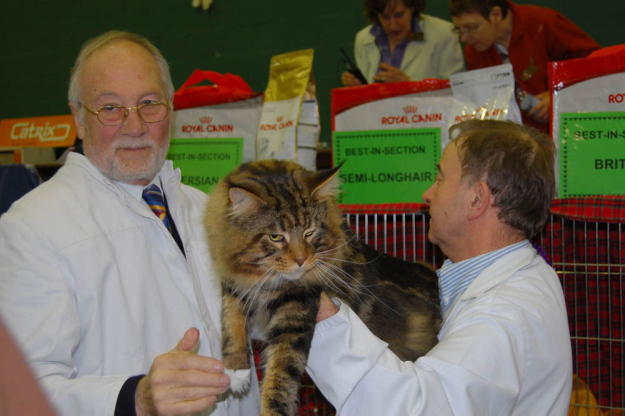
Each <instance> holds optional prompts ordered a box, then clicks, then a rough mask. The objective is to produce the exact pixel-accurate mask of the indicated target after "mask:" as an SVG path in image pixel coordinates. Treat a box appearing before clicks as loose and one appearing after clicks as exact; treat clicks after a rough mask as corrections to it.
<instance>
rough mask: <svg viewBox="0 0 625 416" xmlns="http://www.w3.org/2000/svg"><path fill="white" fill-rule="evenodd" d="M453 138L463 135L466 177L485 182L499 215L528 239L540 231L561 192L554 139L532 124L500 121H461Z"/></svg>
mask: <svg viewBox="0 0 625 416" xmlns="http://www.w3.org/2000/svg"><path fill="white" fill-rule="evenodd" d="M450 137H455V139H454V140H458V155H459V157H460V163H461V165H462V178H463V180H465V181H467V183H469V184H471V183H475V182H476V181H481V180H483V181H485V182H486V183H487V184H488V187H489V188H490V190H491V192H492V194H493V196H494V198H495V202H494V205H495V206H496V207H498V208H499V210H500V211H499V218H500V219H501V220H502V221H503V222H505V223H506V224H508V225H509V226H510V227H512V228H515V229H517V230H520V231H522V232H523V233H524V234H525V236H526V237H527V238H532V237H533V236H534V235H536V234H537V233H538V232H539V231H540V229H541V228H542V226H543V225H544V224H545V223H546V222H547V220H548V218H549V208H550V206H551V202H552V200H553V198H554V196H555V167H554V157H555V155H554V148H553V147H554V146H553V142H552V140H551V138H550V137H549V136H548V135H546V134H545V133H542V132H540V131H538V130H536V129H534V128H532V127H528V126H522V125H519V124H515V123H513V122H511V121H496V120H469V121H465V122H462V123H460V124H456V125H454V126H452V127H451V128H450Z"/></svg>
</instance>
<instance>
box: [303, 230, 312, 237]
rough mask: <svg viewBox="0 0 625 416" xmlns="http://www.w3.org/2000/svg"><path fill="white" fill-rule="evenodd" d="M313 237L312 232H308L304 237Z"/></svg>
mask: <svg viewBox="0 0 625 416" xmlns="http://www.w3.org/2000/svg"><path fill="white" fill-rule="evenodd" d="M311 235H313V232H312V231H306V232H305V233H304V237H310V236H311Z"/></svg>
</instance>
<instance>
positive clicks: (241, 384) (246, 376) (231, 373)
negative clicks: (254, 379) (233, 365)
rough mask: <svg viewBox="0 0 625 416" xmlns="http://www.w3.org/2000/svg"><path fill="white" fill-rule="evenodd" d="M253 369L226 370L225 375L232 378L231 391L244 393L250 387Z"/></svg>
mask: <svg viewBox="0 0 625 416" xmlns="http://www.w3.org/2000/svg"><path fill="white" fill-rule="evenodd" d="M251 372H252V370H251V369H249V368H248V369H243V370H231V369H229V368H226V369H225V370H224V373H226V374H227V375H228V377H230V390H232V392H233V393H243V392H245V391H247V389H248V388H249V387H250V375H251Z"/></svg>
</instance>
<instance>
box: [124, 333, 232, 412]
mask: <svg viewBox="0 0 625 416" xmlns="http://www.w3.org/2000/svg"><path fill="white" fill-rule="evenodd" d="M199 340H200V332H199V331H198V330H197V329H196V328H190V329H188V330H187V332H186V333H185V334H184V336H183V337H182V339H181V340H180V341H179V342H178V345H176V347H175V348H174V349H173V350H171V351H169V352H167V353H165V354H162V355H159V356H158V357H156V358H155V359H154V362H153V363H152V368H150V371H149V372H148V374H147V375H146V376H145V377H143V378H142V379H141V381H139V385H138V386H137V391H136V393H135V407H136V411H137V415H138V416H148V415H149V416H153V415H165V414H166V415H187V414H190V413H195V412H199V411H201V410H204V409H206V408H208V407H210V406H211V405H212V404H214V403H215V402H216V401H217V397H218V396H219V395H220V394H222V393H224V392H225V391H226V390H228V385H229V384H230V379H229V378H228V376H227V375H225V374H223V370H224V367H223V364H222V363H221V361H219V360H216V359H214V358H211V357H203V356H200V355H197V354H196V353H195V350H196V348H197V346H198V343H199Z"/></svg>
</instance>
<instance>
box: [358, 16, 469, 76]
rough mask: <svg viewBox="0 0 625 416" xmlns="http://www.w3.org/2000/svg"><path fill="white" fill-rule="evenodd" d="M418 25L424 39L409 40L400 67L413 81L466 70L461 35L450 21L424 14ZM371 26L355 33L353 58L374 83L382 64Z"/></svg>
mask: <svg viewBox="0 0 625 416" xmlns="http://www.w3.org/2000/svg"><path fill="white" fill-rule="evenodd" d="M419 25H420V26H421V29H423V36H424V40H422V41H416V40H415V41H411V42H408V46H407V47H406V51H405V53H404V59H403V60H402V63H401V67H400V68H399V69H401V70H402V71H404V73H405V74H406V75H408V76H409V77H410V79H411V80H412V81H421V80H423V79H427V78H438V79H449V76H450V75H452V74H455V73H457V72H461V71H464V55H463V54H462V47H461V46H460V41H459V39H458V35H456V34H455V33H454V32H452V29H453V28H454V26H453V24H451V22H448V21H446V20H443V19H439V18H438V17H434V16H429V15H427V14H422V15H421V20H419ZM371 26H372V25H369V26H367V27H365V28H364V29H362V30H360V31H359V32H358V33H357V34H356V39H355V41H354V57H355V58H356V65H357V66H358V68H359V69H360V71H361V72H362V74H363V75H364V76H365V78H366V79H367V82H369V83H371V82H373V77H374V76H375V75H376V74H377V73H378V67H379V66H380V50H379V49H378V46H377V44H376V43H375V37H374V36H373V35H372V34H371V33H370V30H371Z"/></svg>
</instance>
